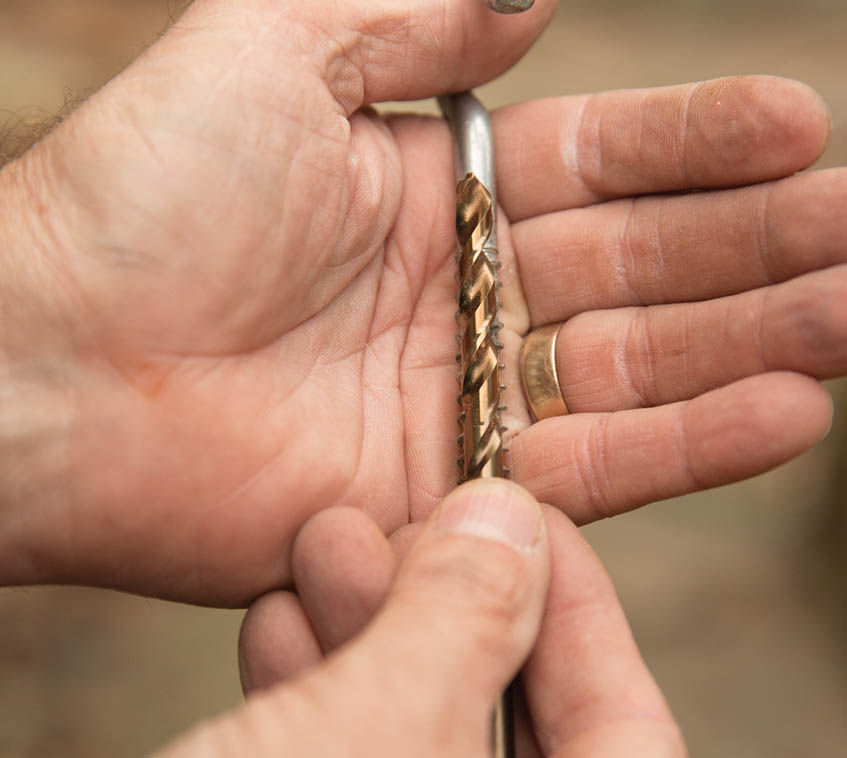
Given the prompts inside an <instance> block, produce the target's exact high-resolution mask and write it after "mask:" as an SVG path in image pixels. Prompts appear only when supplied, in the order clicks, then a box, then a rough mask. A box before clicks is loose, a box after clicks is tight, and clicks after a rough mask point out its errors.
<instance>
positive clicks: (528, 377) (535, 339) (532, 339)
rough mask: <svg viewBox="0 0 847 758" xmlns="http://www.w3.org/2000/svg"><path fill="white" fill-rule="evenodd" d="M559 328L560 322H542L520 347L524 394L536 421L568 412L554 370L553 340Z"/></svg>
mask: <svg viewBox="0 0 847 758" xmlns="http://www.w3.org/2000/svg"><path fill="white" fill-rule="evenodd" d="M559 329H561V325H560V324H551V325H550V326H542V327H541V328H540V329H536V330H535V331H534V332H530V333H529V334H527V336H526V339H524V343H523V347H522V348H521V357H520V366H521V381H522V382H523V390H524V395H526V400H527V402H528V403H529V408H530V410H531V411H532V415H533V417H534V419H535V420H536V421H542V420H543V419H545V418H552V417H553V416H565V415H567V413H568V406H567V405H566V404H565V398H564V397H562V387H561V384H560V383H559V374H558V372H557V371H556V341H557V338H558V336H559Z"/></svg>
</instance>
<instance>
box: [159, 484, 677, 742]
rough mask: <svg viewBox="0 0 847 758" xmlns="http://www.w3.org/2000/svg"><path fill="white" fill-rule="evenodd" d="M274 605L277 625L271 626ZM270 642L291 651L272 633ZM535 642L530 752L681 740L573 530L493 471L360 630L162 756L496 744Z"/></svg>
mask: <svg viewBox="0 0 847 758" xmlns="http://www.w3.org/2000/svg"><path fill="white" fill-rule="evenodd" d="M330 513H331V511H326V512H324V513H322V514H320V515H319V516H317V517H315V520H316V521H317V520H321V521H325V520H326V518H327V516H328V514H330ZM356 513H358V512H356ZM305 529H306V530H309V531H311V532H312V533H315V532H320V531H322V528H321V527H320V526H319V525H317V524H312V523H311V522H310V524H309V525H307V526H306V528H305ZM304 538H305V539H312V538H311V537H305V535H304ZM300 539H301V538H298V541H299V540H300ZM383 542H384V538H383ZM296 552H297V548H296V547H295V553H296ZM551 557H552V561H551ZM548 588H549V589H548ZM545 598H546V606H547V610H546V612H545V613H544V614H543V619H542V611H543V609H544V606H545ZM284 607H285V603H284V598H283V597H282V596H278V595H269V596H268V597H266V598H265V599H264V600H263V601H261V604H259V605H257V606H255V607H254V609H253V610H252V611H251V613H250V614H249V615H248V621H247V626H246V627H245V634H246V635H252V634H253V632H252V631H250V630H251V629H256V630H257V631H258V629H259V628H261V629H262V630H263V631H262V632H261V633H266V632H271V633H277V634H278V633H285V632H286V630H287V629H288V619H287V618H286V617H285V616H286V614H285V613H284V611H283V613H282V616H280V615H279V613H278V611H279V609H280V608H284ZM272 617H276V620H277V621H279V622H281V623H279V624H271V625H270V626H269V625H268V623H267V622H268V621H269V620H271V618H272ZM536 640H537V644H536ZM275 649H276V653H277V658H283V659H286V658H287V659H288V661H289V662H293V660H294V659H296V658H297V657H298V655H297V653H296V652H294V651H292V650H291V649H290V648H287V647H286V646H285V645H280V644H279V639H277V640H276V644H275ZM530 651H531V653H530ZM527 656H529V660H528V662H527V665H526V667H525V669H524V672H523V677H522V689H523V691H524V693H525V695H526V701H525V703H524V705H525V706H526V707H527V708H528V710H526V709H524V710H521V711H520V718H519V720H518V722H517V727H518V737H519V755H520V756H521V758H529V756H541V755H544V756H551V758H552V757H553V756H556V758H577V756H578V757H579V758H592V757H593V756H598V757H599V756H604V758H615V757H616V756H620V758H623V757H624V756H627V757H628V756H632V755H638V756H640V757H641V758H659V757H660V756H661V758H670V757H671V756H683V755H684V754H685V748H684V746H683V744H682V740H681V738H680V736H679V733H678V730H677V728H676V726H675V725H674V723H673V720H672V718H671V716H670V714H669V713H668V710H667V707H666V705H665V703H664V700H663V698H662V696H661V694H660V692H659V691H658V689H657V688H656V686H655V684H654V683H653V681H652V680H651V678H650V675H649V674H648V672H647V670H646V668H645V666H644V664H643V663H642V661H641V659H640V657H639V655H638V651H637V649H636V646H635V644H634V642H633V640H632V637H631V635H630V633H629V630H628V628H627V626H626V622H625V620H624V616H623V613H622V611H621V609H620V606H619V605H618V604H617V600H616V598H615V594H614V590H613V589H612V587H611V584H610V582H609V580H608V578H607V577H606V576H605V574H604V572H603V569H602V567H601V565H600V563H599V561H598V560H597V558H596V557H595V556H594V555H593V553H592V552H591V550H590V548H589V547H588V546H587V544H586V543H585V541H584V540H583V539H582V537H581V536H580V534H579V532H578V531H577V529H575V528H574V526H573V525H572V524H571V523H570V522H569V521H568V520H567V519H566V518H565V517H564V516H563V515H562V514H561V513H560V512H558V511H556V510H554V509H552V508H546V509H545V510H544V511H543V512H542V510H541V509H540V508H539V506H538V505H537V503H535V502H534V500H533V499H532V498H531V497H529V496H528V495H527V494H526V492H525V491H524V490H522V489H521V488H519V487H517V486H516V485H514V484H510V483H508V482H503V481H500V482H496V481H488V482H473V483H471V484H468V485H465V486H463V487H461V488H459V489H458V490H456V491H455V492H454V493H452V494H450V495H449V496H448V497H447V499H446V500H445V501H444V503H443V504H442V506H441V507H440V508H439V509H438V511H437V512H436V515H435V516H434V517H433V518H432V519H431V520H430V521H429V522H428V524H427V525H426V527H425V528H424V529H423V530H422V534H421V536H420V538H419V539H418V541H417V542H416V543H415V545H414V546H413V547H412V549H411V550H410V552H409V553H408V555H407V556H406V558H405V559H404V561H403V562H402V564H401V565H400V567H399V570H398V572H397V576H396V579H395V580H394V581H393V586H392V587H391V590H390V593H389V595H388V599H387V601H386V603H385V605H384V607H383V608H382V610H381V611H380V612H379V614H378V615H377V616H376V618H375V619H374V620H373V622H372V623H371V624H370V625H369V626H368V628H367V629H366V630H365V631H364V632H362V633H361V634H360V635H359V636H357V637H356V638H355V639H354V640H353V641H352V642H350V643H349V644H347V645H346V646H345V647H343V648H342V649H341V650H339V651H338V652H336V653H335V654H334V655H332V656H331V657H329V658H328V659H327V660H326V661H325V662H324V663H321V664H320V665H318V666H316V667H315V668H312V669H310V670H308V671H305V672H303V673H301V674H300V676H298V677H297V678H295V679H292V680H291V681H290V682H288V683H285V684H283V685H281V686H276V687H274V688H270V689H267V690H265V691H264V692H262V693H259V694H257V695H254V696H253V697H251V698H249V699H248V701H247V704H246V706H244V707H243V708H241V709H239V710H237V711H234V712H233V713H231V714H229V715H227V716H225V717H223V718H221V719H218V720H217V721H215V722H213V723H211V724H209V725H206V726H201V727H200V728H198V729H196V730H195V731H194V732H193V733H191V734H189V735H188V736H187V737H185V738H183V739H182V740H180V741H178V742H176V743H175V744H174V745H173V746H171V747H170V748H169V749H167V750H165V751H163V753H162V754H161V755H162V756H163V757H164V756H167V758H191V757H192V756H204V757H206V756H223V755H238V756H241V755H250V756H256V758H262V756H271V755H274V756H276V755H297V756H300V755H303V756H305V755H308V756H313V757H314V758H323V757H324V756H336V755H346V756H350V757H351V758H358V756H362V757H364V756H368V758H371V756H374V757H376V758H380V757H381V756H397V755H402V756H409V757H410V758H414V757H415V756H434V755H437V756H442V757H443V758H452V757H453V756H455V757H456V758H459V756H461V758H474V757H475V756H478V757H479V758H483V757H486V758H487V756H488V755H489V752H488V745H487V738H488V724H489V722H488V719H489V716H490V713H491V708H492V704H493V702H494V700H495V698H496V697H497V695H498V694H499V692H500V691H501V689H502V688H503V687H505V685H506V684H507V683H508V682H509V681H510V679H511V678H512V677H513V676H514V674H515V672H516V671H517V669H518V668H519V667H520V666H521V664H522V663H523V662H524V660H525V659H526V658H527ZM299 662H300V663H302V661H299ZM257 673H259V672H253V674H254V675H255V674H257ZM530 717H531V719H532V721H531V722H530V720H529V718H530Z"/></svg>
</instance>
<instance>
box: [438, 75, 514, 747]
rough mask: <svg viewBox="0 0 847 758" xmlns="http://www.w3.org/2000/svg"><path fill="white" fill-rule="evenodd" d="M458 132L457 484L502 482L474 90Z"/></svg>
mask: <svg viewBox="0 0 847 758" xmlns="http://www.w3.org/2000/svg"><path fill="white" fill-rule="evenodd" d="M439 102H440V104H441V108H442V110H443V111H444V114H445V116H446V117H447V120H448V121H449V122H450V125H451V127H452V129H453V137H454V142H455V147H456V165H457V176H458V179H459V183H458V188H457V200H456V237H457V239H458V243H459V252H458V267H459V310H458V312H457V314H456V320H457V322H458V325H459V334H458V339H459V345H460V348H459V355H458V356H457V360H458V362H459V383H460V386H461V394H460V395H459V404H460V406H461V409H460V412H459V427H460V429H461V433H460V435H459V447H460V449H461V457H460V459H459V467H460V472H459V479H460V481H464V480H466V479H474V478H477V477H491V476H505V475H507V474H508V471H507V470H506V469H505V468H504V466H503V429H502V427H501V423H500V417H501V412H502V410H503V407H502V406H501V395H502V393H503V391H504V389H505V387H504V386H503V385H502V384H501V383H500V371H501V369H502V364H501V363H500V349H501V347H500V342H499V340H498V332H499V330H500V329H501V328H502V326H503V325H502V324H501V323H500V321H499V319H498V317H497V311H498V308H499V307H500V303H499V299H498V297H497V290H498V287H499V283H498V281H497V269H498V267H499V263H498V262H497V195H496V181H495V176H496V172H495V170H494V137H493V133H492V130H491V119H490V118H489V116H488V111H487V110H486V109H485V107H484V106H483V105H482V103H480V102H479V100H477V99H476V98H475V97H474V96H473V94H472V93H470V92H461V93H459V94H456V95H450V96H449V97H443V98H441V99H440V100H439ZM512 697H513V696H512V689H511V688H509V689H507V690H506V692H505V693H504V694H503V696H502V697H501V698H500V699H499V700H498V701H497V704H496V706H495V710H494V714H493V716H492V720H491V754H492V756H494V758H514V757H515V740H514V731H513V730H514V726H513V714H512Z"/></svg>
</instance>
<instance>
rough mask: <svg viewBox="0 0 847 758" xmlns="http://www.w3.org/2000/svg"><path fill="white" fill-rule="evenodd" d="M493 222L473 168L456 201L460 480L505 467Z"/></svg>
mask: <svg viewBox="0 0 847 758" xmlns="http://www.w3.org/2000/svg"><path fill="white" fill-rule="evenodd" d="M493 224H494V211H493V207H492V204H491V193H490V192H489V191H488V189H487V188H486V187H485V186H484V185H483V184H482V182H480V181H479V179H478V178H477V177H476V175H475V174H473V173H469V174H467V175H466V176H465V178H464V179H463V180H462V181H461V182H459V186H458V197H457V203H456V236H457V237H458V240H459V312H458V314H457V321H458V323H459V344H460V346H461V352H460V354H459V365H460V366H461V371H460V377H461V387H462V393H461V395H460V398H459V401H460V403H461V407H462V408H461V412H460V414H459V426H460V427H461V434H460V437H459V440H460V444H461V447H462V457H461V459H460V461H461V464H462V472H461V477H460V478H461V480H462V481H465V480H466V479H476V478H478V477H490V476H503V473H504V472H503V437H502V432H501V426H500V395H501V392H502V385H501V384H500V347H499V343H498V342H497V331H498V329H499V328H500V326H501V325H500V322H499V321H498V319H497V306H498V303H497V272H496V269H495V262H494V260H492V259H491V258H489V256H488V255H487V254H486V250H485V246H486V244H487V243H488V241H489V239H490V237H491V231H492V229H493Z"/></svg>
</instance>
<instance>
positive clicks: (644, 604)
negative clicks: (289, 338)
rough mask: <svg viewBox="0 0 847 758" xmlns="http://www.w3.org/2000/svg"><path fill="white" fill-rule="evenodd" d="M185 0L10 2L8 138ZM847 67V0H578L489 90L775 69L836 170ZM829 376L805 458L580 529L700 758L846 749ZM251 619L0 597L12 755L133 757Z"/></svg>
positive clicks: (841, 480)
mask: <svg viewBox="0 0 847 758" xmlns="http://www.w3.org/2000/svg"><path fill="white" fill-rule="evenodd" d="M177 4H178V3H177V0H172V2H171V3H169V2H168V0H74V2H68V1H67V0H64V1H63V0H2V4H0V109H2V110H0V127H2V125H3V123H4V122H6V128H5V130H4V129H2V128H0V132H2V131H6V132H9V130H12V131H14V130H15V129H16V128H17V127H18V126H19V125H20V123H21V122H22V121H24V122H25V121H27V120H28V119H36V120H38V119H40V118H42V117H43V113H40V112H39V109H46V110H47V111H48V112H53V113H57V112H59V111H60V110H61V108H62V104H63V103H64V102H65V100H66V99H68V98H72V97H73V96H74V95H76V94H79V93H85V92H88V91H90V90H92V89H94V88H96V87H97V86H99V85H100V84H101V83H102V82H104V81H105V80H106V79H108V78H109V77H110V76H112V75H113V74H114V73H116V72H117V71H119V70H120V69H121V68H122V67H123V66H125V65H126V64H127V63H128V62H129V61H131V60H132V58H134V57H135V56H136V55H137V54H138V53H139V52H140V51H141V50H142V49H143V48H144V47H145V46H146V45H147V44H149V43H150V42H152V41H153V40H154V39H155V38H156V36H157V34H158V33H159V32H160V31H161V30H162V29H163V28H164V27H165V25H166V23H167V21H168V19H169V16H171V15H173V14H175V13H176V11H177ZM845 72H847V3H845V1H844V0H805V1H804V0H794V1H793V2H792V1H789V0H784V1H783V2H778V1H775V0H770V1H766V0H734V1H733V2H731V1H730V0H675V1H674V2H671V1H670V0H667V1H665V0H652V1H649V0H628V1H627V0H590V1H589V0H570V2H564V3H563V6H562V8H561V9H560V11H559V14H558V16H557V18H556V20H555V22H554V24H553V25H552V27H551V28H550V29H549V31H548V32H547V34H546V35H545V37H544V38H543V39H542V40H541V42H540V43H539V44H538V46H537V47H536V48H535V49H534V51H533V52H532V53H531V54H530V56H529V57H528V58H527V59H526V60H525V61H524V62H523V63H521V64H520V65H519V66H518V67H517V68H516V69H515V70H514V71H512V72H511V73H509V74H508V75H507V76H505V77H503V78H502V79H501V80H500V81H498V82H495V83H494V84H492V85H489V86H488V87H486V88H484V90H483V91H482V94H483V96H484V98H485V100H486V101H487V103H488V104H489V105H491V106H494V105H497V104H501V103H505V102H509V101H513V100H517V99H526V98H530V97H535V96H543V95H551V94H560V93H575V92H584V91H589V90H597V89H610V88H619V87H642V86H651V85H660V84H670V83H675V82H682V81H690V80H695V79H703V78H710V77H715V76H720V75H724V74H732V73H773V74H781V75H784V76H790V77H794V78H798V79H802V80H804V81H806V82H808V83H810V84H812V85H813V86H815V87H816V88H817V89H818V90H819V91H820V92H821V93H822V94H823V95H824V97H825V98H826V99H827V101H828V102H829V104H830V106H831V108H832V111H833V120H834V130H833V136H832V142H831V147H830V149H829V151H828V153H827V155H826V156H825V158H824V159H823V161H822V162H821V165H825V166H834V165H842V164H847V82H845V77H846V76H847V73H845ZM0 152H2V146H0ZM845 223H847V208H845ZM845 318H847V294H846V295H845ZM828 386H829V388H830V390H831V391H832V393H833V396H834V398H835V400H836V404H837V408H838V410H837V420H836V423H835V426H834V427H833V431H832V433H831V434H830V436H829V438H828V439H827V440H826V441H825V442H824V443H822V444H821V445H819V446H818V447H817V448H816V449H815V450H813V451H812V452H811V453H809V454H807V455H805V456H804V457H802V458H801V459H799V460H797V461H795V462H794V463H792V464H790V465H788V466H785V467H783V468H782V469H781V470H779V471H777V472H774V473H772V474H770V475H768V476H764V477H760V478H759V479H756V480H754V481H751V482H747V483H744V484H742V485H739V486H735V487H728V488H724V489H721V490H718V491H713V492H709V493H704V494H701V495H697V496H693V497H688V498H683V499H679V500H674V501H669V502H665V503H660V504H657V505H654V506H651V507H649V508H647V509H644V510H642V511H640V512H637V513H634V514H630V515H628V516H624V517H619V518H617V519H614V520H613V521H610V522H607V523H603V524H597V525H594V526H592V527H590V528H588V529H587V530H586V532H587V533H588V535H589V537H590V538H591V540H592V541H593V542H594V544H595V545H596V546H597V548H598V550H599V551H600V553H601V555H602V556H603V558H604V559H605V560H606V561H607V564H608V566H609V568H610V571H611V573H612V576H613V578H614V580H615V583H616V585H617V587H618V590H619V592H620V594H621V598H622V601H623V603H624V606H625V607H626V609H627V612H628V613H629V616H630V619H631V621H632V624H633V627H634V630H635V634H636V636H637V638H638V641H639V643H640V645H641V648H642V650H643V652H644V655H645V657H646V659H647V661H648V663H649V665H650V667H651V668H652V670H653V672H654V673H655V675H656V676H657V678H658V679H659V682H660V684H661V685H662V686H663V688H664V689H665V692H666V693H667V695H668V698H669V700H670V703H671V706H672V708H673V710H674V712H675V714H676V715H677V717H678V719H679V721H680V723H681V724H682V727H683V730H684V731H685V733H686V736H687V738H688V741H689V744H690V747H691V751H692V754H693V755H694V756H706V755H720V756H724V757H726V758H748V757H750V758H752V757H753V756H768V757H769V758H782V757H783V756H784V757H785V758H788V757H789V756H790V757H792V758H793V757H795V756H816V757H817V758H842V757H843V756H844V755H845V754H847V592H845V590H847V586H845V574H846V573H847V572H845V559H844V555H845V552H847V551H845V546H847V531H845V510H847V502H845V501H846V500H847V497H845V493H846V492H847V478H846V477H845V468H847V467H845V462H847V431H845V430H847V422H845V416H847V407H845V406H847V393H845V385H844V383H830V384H829V385H828ZM240 616H241V614H240V613H237V612H231V611H212V610H205V609H197V608H190V607H183V606H177V605H173V604H168V603H161V602H158V601H152V600H146V599H139V598H134V597H129V596H125V595H119V594H116V593H109V592H101V591H95V590H80V589H69V588H61V589H53V588H40V589H21V590H0V757H2V758H6V757H7V756H34V757H35V756H37V757H38V758H52V757H53V756H68V757H75V756H80V757H82V756H84V757H85V758H97V757H99V756H140V755H143V754H144V753H145V752H147V751H149V750H151V749H153V748H155V747H156V746H159V745H161V744H162V743H163V742H165V741H166V740H167V739H168V738H170V737H171V736H173V735H174V734H176V733H178V732H179V731H181V730H184V729H185V728H186V727H187V726H188V725H189V724H190V723H191V722H193V721H195V720H197V719H199V718H202V717H204V716H207V715H212V714H215V713H217V712H219V711H221V710H223V709H225V708H227V707H229V706H231V705H234V704H235V703H238V702H239V700H240V690H239V686H238V677H237V671H236V664H235V652H234V644H235V639H236V634H237V629H238V624H239V621H240Z"/></svg>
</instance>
